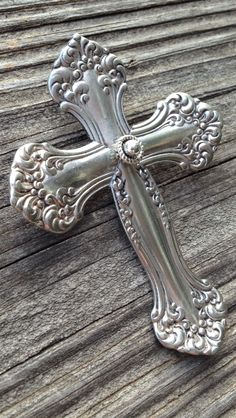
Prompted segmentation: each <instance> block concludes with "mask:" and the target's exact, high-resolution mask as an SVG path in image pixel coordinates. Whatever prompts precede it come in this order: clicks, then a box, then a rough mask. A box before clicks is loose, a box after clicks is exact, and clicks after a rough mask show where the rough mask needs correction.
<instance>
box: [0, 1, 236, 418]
mask: <svg viewBox="0 0 236 418" xmlns="http://www.w3.org/2000/svg"><path fill="white" fill-rule="evenodd" d="M0 16H1V24H0V33H1V43H0V73H1V76H0V120H1V131H0V139H1V148H0V166H1V174H0V175H1V183H0V216H1V224H0V233H1V240H0V253H1V257H0V346H1V350H0V375H1V378H0V417H1V418H10V417H11V418H13V417H14V418H39V417H41V418H47V417H48V418H54V417H55V418H62V417H69V418H77V417H86V418H87V417H99V418H102V417H107V418H113V417H119V418H124V417H127V418H131V417H143V418H144V417H145V418H147V417H157V418H171V417H177V418H195V417H198V418H199V417H200V418H217V417H224V418H233V417H236V412H235V411H236V355H235V346H236V332H235V330H236V305H235V292H236V278H235V244H236V234H235V229H236V228H235V218H236V197H235V196H236V181H235V179H236V167H235V156H236V135H235V132H236V116H235V115H236V72H235V68H236V0H221V1H220V0H207V1H205V0H202V1H201V0H199V1H181V0H167V1H164V0H154V1H151V0H142V1H141V0H138V1H133V0H119V1H118V2H113V1H110V0H109V1H108V0H98V1H96V2H94V1H93V0H88V1H73V0H72V1H69V0H51V1H50V2H46V1H43V0H34V1H32V0H1V2H0ZM73 32H80V33H82V34H84V35H85V36H88V37H91V38H92V39H94V40H96V41H98V42H99V43H101V44H102V45H104V46H107V47H109V48H110V49H111V51H112V52H114V53H116V54H117V55H118V56H119V57H121V58H122V60H123V61H124V64H125V66H126V68H127V76H128V84H129V91H128V93H127V95H126V98H125V111H126V114H127V115H128V119H129V121H130V122H137V121H139V120H142V119H144V118H145V117H147V116H149V115H150V114H151V113H152V111H153V109H154V108H155V103H156V101H157V100H158V99H162V98H164V97H166V96H167V95H168V94H170V93H171V92H173V91H185V92H187V93H190V94H191V95H192V96H197V97H200V98H201V99H204V100H206V101H208V102H209V103H210V104H212V106H214V107H215V108H217V109H218V110H219V111H220V112H221V113H222V115H223V117H224V121H225V128H224V136H223V140H222V144H221V146H220V147H219V150H218V152H217V154H216V156H215V158H214V160H213V162H212V164H211V166H210V167H209V168H208V169H205V170H203V171H201V172H199V173H196V174H192V173H184V172H180V171H179V170H178V169H177V168H176V167H174V166H168V165H164V164H163V165H160V166H159V167H155V168H153V171H152V172H153V173H154V176H155V178H156V180H157V181H158V183H159V184H161V185H162V189H163V194H164V197H165V199H166V203H167V206H168V208H169V211H170V214H171V217H172V219H173V221H174V226H175V229H176V233H177V237H178V240H179V243H180V246H181V249H182V251H183V254H184V257H185V259H186V260H187V262H188V264H189V266H190V267H191V268H192V269H193V270H194V272H195V273H196V274H197V275H198V276H201V277H207V278H210V279H211V280H212V281H213V282H214V283H215V285H216V286H217V287H218V288H220V290H221V292H222V293H223V296H224V298H225V300H226V302H227V304H228V307H229V314H228V325H227V332H226V335H225V339H224V344H223V346H222V349H221V350H220V352H219V353H218V354H217V355H215V356H213V357H211V358H203V357H199V358H195V357H191V356H187V355H182V354H179V353H177V352H174V351H171V350H167V349H165V348H163V347H161V346H160V345H159V343H158V342H157V341H156V340H155V338H154V335H153V331H152V327H151V323H150V318H149V315H150V311H151V307H152V293H151V288H150V284H149V282H148V279H147V276H146V274H145V273H144V271H143V269H142V267H141V266H140V263H139V261H138V259H137V257H136V255H135V253H134V251H133V250H132V248H131V246H130V243H129V242H128V240H127V238H126V236H125V233H124V231H123V230H122V227H121V225H120V222H119V219H118V217H117V214H116V210H115V206H114V203H113V200H112V196H111V193H110V191H109V190H108V189H107V190H105V191H102V192H99V193H97V194H96V195H95V196H94V198H93V199H91V200H90V201H89V202H88V204H87V208H86V214H85V217H84V219H83V220H82V221H81V223H80V224H79V225H78V226H77V227H76V228H74V229H73V230H72V231H71V232H70V233H67V234H66V235H64V236H53V235H49V234H47V233H46V232H43V231H40V230H37V229H35V228H34V227H33V226H32V225H29V224H28V223H27V222H26V221H24V220H23V219H22V217H21V215H20V214H18V213H17V212H16V211H15V210H14V209H13V208H11V207H10V206H9V191H8V177H9V171H10V165H11V162H12V160H13V156H14V153H15V151H16V149H17V148H18V147H19V146H20V145H22V144H24V143H27V142H45V141H48V142H49V143H51V144H53V145H56V146H58V147H62V148H64V147H67V148H68V147H75V146H77V144H78V142H79V143H80V145H82V144H84V143H85V142H86V140H87V139H86V134H85V133H84V131H83V130H82V128H81V126H80V125H79V123H78V122H77V121H76V120H75V119H74V118H73V117H72V116H70V115H66V114H62V113H61V112H60V111H59V108H58V106H57V105H56V104H54V103H53V102H52V100H51V98H50V96H49V93H48V91H47V84H46V83H47V77H48V74H49V71H50V66H51V64H52V62H53V60H54V59H55V57H56V56H57V54H58V52H59V51H60V49H61V47H62V46H63V45H64V44H65V42H66V41H67V40H68V39H69V38H70V36H71V35H72V34H73Z"/></svg>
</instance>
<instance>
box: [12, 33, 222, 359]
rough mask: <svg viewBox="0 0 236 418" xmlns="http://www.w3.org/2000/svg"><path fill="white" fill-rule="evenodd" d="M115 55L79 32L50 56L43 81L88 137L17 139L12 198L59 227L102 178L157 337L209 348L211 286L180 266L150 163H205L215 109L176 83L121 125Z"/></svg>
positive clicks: (212, 347)
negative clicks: (60, 141) (54, 142)
mask: <svg viewBox="0 0 236 418" xmlns="http://www.w3.org/2000/svg"><path fill="white" fill-rule="evenodd" d="M126 87H127V85H126V74H125V69H124V67H123V65H122V63H121V61H120V60H119V59H118V58H117V57H116V56H115V55H113V54H111V53H109V51H108V50H106V49H104V48H102V47H101V46H100V45H98V44H97V43H96V42H93V41H89V40H88V39H86V38H84V37H83V36H80V35H78V34H76V35H74V37H73V38H72V39H71V40H70V41H69V43H68V45H67V46H66V47H65V48H64V49H63V50H62V52H61V54H60V56H59V58H58V59H57V61H56V62H55V63H54V68H53V70H52V72H51V75H50V77H49V90H50V93H51V95H52V97H53V98H54V99H55V100H56V101H57V102H58V103H59V104H60V107H61V108H62V109H63V110H64V111H67V112H70V113H72V114H73V115H74V116H75V117H77V118H78V119H79V121H80V122H81V124H82V125H83V126H84V128H85V129H86V131H87V133H88V135H89V137H90V139H91V140H92V142H91V143H90V144H89V145H86V146H84V147H80V148H78V149H76V150H69V151H65V150H59V149H56V148H54V147H52V146H50V145H49V144H46V143H44V144H38V143H31V144H26V145H24V146H22V147H21V148H20V149H19V150H18V151H17V153H16V156H15V159H14V162H13V164H12V170H11V176H10V187H11V204H12V205H13V206H15V207H16V208H17V209H19V210H21V211H22V212H23V215H24V216H25V217H26V219H28V220H29V221H30V222H33V223H34V224H36V225H37V226H39V227H41V228H44V229H45V230H47V231H51V232H55V233H63V232H66V231H67V230H69V229H70V228H71V227H72V226H73V225H74V224H75V223H76V222H77V221H78V220H79V219H81V217H82V216H83V208H84V205H85V203H86V201H87V199H88V198H89V197H90V196H91V195H92V194H93V193H95V192H96V191H97V190H99V189H101V188H103V187H105V186H107V185H109V184H110V186H111V189H112V193H113V196H114V200H115V203H116V207H117V211H118V213H119V216H120V219H121V222H122V224H123V226H124V229H125V231H126V233H127V236H128V237H129V239H130V241H131V243H132V245H133V247H134V249H135V251H136V253H137V255H138V257H139V259H140V261H141V263H142V265H143V266H144V268H145V270H146V272H147V274H148V276H149V278H150V281H151V284H152V288H153V294H154V307H153V311H152V314H151V317H152V321H153V327H154V331H155V334H156V336H157V338H158V340H159V341H160V342H161V343H162V344H163V345H164V346H166V347H169V348H174V349H176V350H178V351H181V352H186V353H190V354H213V353H215V352H216V351H217V349H218V348H219V346H220V343H221V341H222V337H223V332H224V327H225V319H224V317H225V308H224V304H223V301H222V297H221V295H220V293H219V292H218V291H217V290H216V289H215V288H214V287H212V285H211V284H210V283H209V282H208V281H207V280H200V279H198V278H196V277H194V275H193V273H192V272H191V271H190V270H189V269H188V267H187V266H186V264H185V262H184V260H183V258H182V256H181V254H180V251H179V248H178V245H177V242H176V239H175V235H174V231H173V229H172V226H171V221H170V219H169V216H168V213H167V209H166V207H165V204H164V202H163V199H162V197H161V194H160V191H159V189H158V186H157V185H156V183H155V181H154V179H153V178H152V176H151V174H150V172H149V171H148V168H147V167H148V166H149V165H150V164H154V163H158V162H162V161H170V162H174V163H176V164H178V165H179V166H180V167H181V168H182V169H192V170H199V169H201V168H203V167H206V166H207V165H208V164H209V163H210V161H211V160H212V157H213V154H214V152H215V151H216V149H217V145H218V143H219V141H220V139H221V129H222V120H221V117H220V115H219V114H218V112H217V111H215V110H212V109H211V108H210V107H209V106H208V105H207V104H205V103H203V102H201V101H200V100H198V99H194V98H192V97H191V96H189V95H188V94H185V93H174V94H171V95H170V96H169V97H168V98H167V99H166V100H163V101H159V102H158V103H157V107H156V111H155V112H154V114H153V115H152V116H151V117H150V118H149V119H148V120H146V121H144V122H142V123H139V124H137V125H134V126H132V127H129V125H128V123H127V121H126V119H125V116H124V113H123V109H122V96H123V93H124V91H125V90H126Z"/></svg>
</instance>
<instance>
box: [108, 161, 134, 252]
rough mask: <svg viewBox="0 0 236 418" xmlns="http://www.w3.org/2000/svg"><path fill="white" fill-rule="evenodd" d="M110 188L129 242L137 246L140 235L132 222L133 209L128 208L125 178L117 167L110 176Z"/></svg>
mask: <svg viewBox="0 0 236 418" xmlns="http://www.w3.org/2000/svg"><path fill="white" fill-rule="evenodd" d="M112 189H113V191H114V193H115V195H116V202H117V205H118V209H119V213H120V218H121V220H122V222H123V225H124V228H125V230H126V233H127V235H128V237H129V239H130V240H131V242H133V243H134V245H137V246H139V244H140V237H139V236H138V234H137V232H136V231H135V228H134V226H133V223H132V216H133V211H132V209H131V208H130V202H131V197H130V196H129V194H128V193H127V191H126V189H125V179H124V178H123V176H122V171H121V169H120V168H119V167H117V169H116V171H115V173H114V175H113V178H112Z"/></svg>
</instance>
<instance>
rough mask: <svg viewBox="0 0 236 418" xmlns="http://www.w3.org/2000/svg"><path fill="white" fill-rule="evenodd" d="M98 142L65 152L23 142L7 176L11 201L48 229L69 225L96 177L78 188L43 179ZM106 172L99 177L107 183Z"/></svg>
mask: <svg viewBox="0 0 236 418" xmlns="http://www.w3.org/2000/svg"><path fill="white" fill-rule="evenodd" d="M102 148H103V146H102V145H99V144H94V146H93V147H92V148H91V147H90V149H87V151H86V152H82V151H81V150H78V151H77V152H74V151H71V152H67V154H66V153H65V152H63V151H60V150H58V149H56V148H54V147H52V146H50V145H48V144H27V145H24V146H23V147H21V148H20V149H19V150H18V151H17V154H16V156H15V160H14V163H13V166H12V173H11V178H10V183H11V204H12V205H14V206H15V207H16V208H17V209H18V210H21V211H22V212H23V215H24V216H25V218H26V219H28V220H29V221H30V222H33V223H35V224H36V225H37V226H39V227H42V228H44V229H46V230H48V231H51V232H56V233H62V232H66V231H67V230H69V229H71V227H72V226H73V225H74V224H75V223H76V222H78V220H79V219H80V218H81V217H82V215H83V206H84V203H85V201H86V200H87V198H88V196H89V193H91V192H94V191H96V190H97V189H99V188H97V187H96V185H97V184H98V183H99V178H97V179H95V181H94V180H92V179H91V180H90V181H87V182H86V183H85V184H84V185H82V186H81V187H79V188H77V189H76V188H74V187H71V186H68V187H65V186H63V185H61V187H60V186H58V187H57V186H56V187H53V190H50V188H52V187H50V185H49V186H48V185H47V180H48V179H51V178H52V177H56V175H58V174H60V172H63V170H64V169H65V164H66V163H68V162H71V161H73V160H78V159H82V158H84V157H88V156H89V155H90V154H93V153H94V151H95V150H96V152H98V151H99V150H101V149H102ZM110 176H111V175H110V174H109V172H108V173H107V174H106V173H105V175H104V178H102V179H100V180H101V181H105V183H106V184H107V183H108V181H109V178H110Z"/></svg>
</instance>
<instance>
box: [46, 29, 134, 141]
mask: <svg viewBox="0 0 236 418" xmlns="http://www.w3.org/2000/svg"><path fill="white" fill-rule="evenodd" d="M125 81H126V73H125V68H124V66H123V64H122V62H121V60H120V59H118V58H117V57H116V56H115V55H114V54H111V53H110V52H109V51H108V49H106V48H103V47H101V46H100V45H99V44H97V43H96V42H94V41H90V40H88V39H87V38H85V37H83V36H81V35H79V34H75V35H74V36H73V38H72V39H71V40H70V41H69V42H68V45H67V46H66V47H65V48H63V50H62V51H61V54H60V56H59V58H58V59H57V60H56V61H55V63H54V66H53V70H52V73H51V75H50V77H49V81H48V86H49V91H50V93H51V95H52V97H53V99H54V100H55V101H57V102H58V103H60V106H61V108H62V109H63V110H65V111H68V112H71V113H72V114H73V115H75V116H76V117H77V118H78V119H79V120H80V122H81V123H82V125H83V126H84V127H85V129H86V130H87V132H88V134H89V136H90V139H93V140H96V141H98V142H101V143H103V140H104V138H103V136H102V133H101V132H100V125H99V119H102V117H103V113H102V112H101V114H100V116H99V115H96V117H95V116H94V103H91V106H90V104H89V103H90V101H92V98H93V99H94V98H95V97H96V96H98V97H100V95H101V93H103V95H105V96H108V97H109V100H108V103H109V104H108V107H110V106H111V107H112V108H113V109H114V113H115V114H116V120H117V123H118V125H120V127H121V131H123V132H124V133H125V132H127V129H128V125H127V122H126V120H125V118H124V115H123V112H122V96H123V93H124V91H125V90H126V89H127V84H126V82H125ZM95 107H96V106H95Z"/></svg>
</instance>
